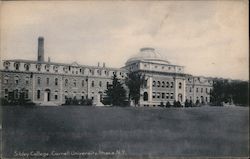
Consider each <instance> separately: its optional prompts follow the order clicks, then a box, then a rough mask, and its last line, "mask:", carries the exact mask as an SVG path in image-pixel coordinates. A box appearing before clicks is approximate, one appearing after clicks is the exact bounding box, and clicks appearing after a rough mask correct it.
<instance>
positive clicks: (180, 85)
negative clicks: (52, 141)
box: [0, 37, 213, 106]
mask: <svg viewBox="0 0 250 159" xmlns="http://www.w3.org/2000/svg"><path fill="white" fill-rule="evenodd" d="M1 65H2V67H1V70H0V72H1V77H0V87H1V97H2V98H6V99H8V98H9V96H10V93H11V92H12V93H13V94H14V98H19V96H20V92H24V94H25V98H27V99H30V100H31V101H32V102H34V103H36V104H37V105H61V104H64V103H65V100H66V99H67V98H76V99H92V100H93V104H94V105H99V104H102V103H101V101H102V99H103V98H104V97H105V90H106V89H107V87H108V85H110V84H111V83H112V77H113V75H114V74H116V75H117V77H118V78H119V79H120V80H121V81H123V83H124V81H125V78H126V77H127V75H128V73H130V72H138V73H141V74H143V75H145V80H146V84H145V85H144V86H142V88H141V89H140V101H139V104H140V106H158V105H160V104H162V103H163V104H164V105H165V104H166V103H167V102H170V103H171V104H173V102H174V101H179V102H180V103H182V105H184V102H185V101H186V100H188V101H190V100H192V101H193V102H196V101H199V102H200V103H209V102H210V91H211V89H212V87H213V79H212V78H206V77H200V76H198V77H197V76H192V75H190V74H186V73H185V71H184V66H179V65H174V64H172V63H170V62H169V61H167V60H166V59H164V58H163V57H162V56H161V55H160V53H158V52H157V51H156V50H155V49H154V48H142V49H140V50H139V53H138V54H136V55H135V56H133V57H132V58H130V59H128V60H127V62H126V63H125V66H124V67H122V68H112V67H107V66H106V65H105V63H102V64H101V63H98V65H97V66H88V65H81V64H78V63H76V62H73V63H68V64H66V63H56V62H51V61H50V59H48V61H45V60H44V38H43V37H39V38H38V53H37V60H24V59H10V60H3V62H2V64H1Z"/></svg>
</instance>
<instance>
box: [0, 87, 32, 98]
mask: <svg viewBox="0 0 250 159" xmlns="http://www.w3.org/2000/svg"><path fill="white" fill-rule="evenodd" d="M21 94H23V95H24V98H26V99H27V98H29V90H28V89H26V90H22V91H19V90H18V89H15V90H14V91H13V92H9V90H8V89H4V97H5V98H8V97H10V96H13V98H15V99H18V98H19V97H20V95H21Z"/></svg>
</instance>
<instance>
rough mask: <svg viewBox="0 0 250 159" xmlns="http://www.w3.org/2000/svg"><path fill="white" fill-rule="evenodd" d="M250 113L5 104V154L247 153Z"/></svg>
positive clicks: (143, 155) (239, 109)
mask: <svg viewBox="0 0 250 159" xmlns="http://www.w3.org/2000/svg"><path fill="white" fill-rule="evenodd" d="M248 112H249V109H248V107H199V108H133V107H129V108H119V107H79V106H68V107H66V106H63V107H34V108H25V107H4V108H3V154H4V157H13V156H15V151H16V152H24V153H30V152H32V151H33V152H34V151H35V152H36V151H39V152H42V153H45V154H46V153H48V154H50V155H51V151H55V152H61V153H63V152H64V153H65V152H70V153H71V152H73V153H74V152H107V153H108V152H117V151H118V152H119V151H120V152H122V154H120V155H118V156H119V157H121V158H123V157H124V158H125V157H128V156H130V157H131V156H134V157H135V158H138V157H141V158H152V157H156V156H158V157H163V158H165V157H170V156H184V157H187V156H189V157H190V156H210V157H214V156H233V157H247V156H249V152H248V150H249V145H248V144H249V126H248V124H249V113H248ZM63 155H65V154H61V156H60V155H59V158H63V157H65V156H63ZM66 155H67V154H66ZM81 155H83V154H81ZM81 155H79V156H77V155H76V156H71V155H69V156H66V157H65V158H71V157H72V158H74V157H79V158H81V157H83V156H81ZM111 156H112V155H111ZM114 156H117V154H116V155H114ZM30 157H31V156H30ZM84 157H90V158H91V155H86V156H84ZM92 157H93V156H92ZM49 158H55V156H49ZM94 158H95V157H94Z"/></svg>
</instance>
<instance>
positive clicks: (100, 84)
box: [37, 77, 109, 87]
mask: <svg viewBox="0 0 250 159" xmlns="http://www.w3.org/2000/svg"><path fill="white" fill-rule="evenodd" d="M37 84H38V85H40V84H41V78H40V77H37ZM46 84H47V85H49V84H50V78H46ZM54 84H55V86H57V85H58V78H55V79H54ZM68 85H69V80H68V79H65V80H64V86H68ZM84 85H85V80H82V81H81V86H82V87H84ZM108 85H109V82H106V87H108ZM73 86H74V87H77V86H78V85H77V81H76V80H75V79H74V80H73ZM98 86H99V87H102V86H103V82H102V81H99V83H98ZM91 87H95V81H92V82H91Z"/></svg>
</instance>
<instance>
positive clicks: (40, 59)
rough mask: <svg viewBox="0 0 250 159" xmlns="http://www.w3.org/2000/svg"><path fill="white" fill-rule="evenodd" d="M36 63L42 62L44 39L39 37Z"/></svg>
mask: <svg viewBox="0 0 250 159" xmlns="http://www.w3.org/2000/svg"><path fill="white" fill-rule="evenodd" d="M37 61H39V62H44V38H43V37H39V38H38V55H37Z"/></svg>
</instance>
